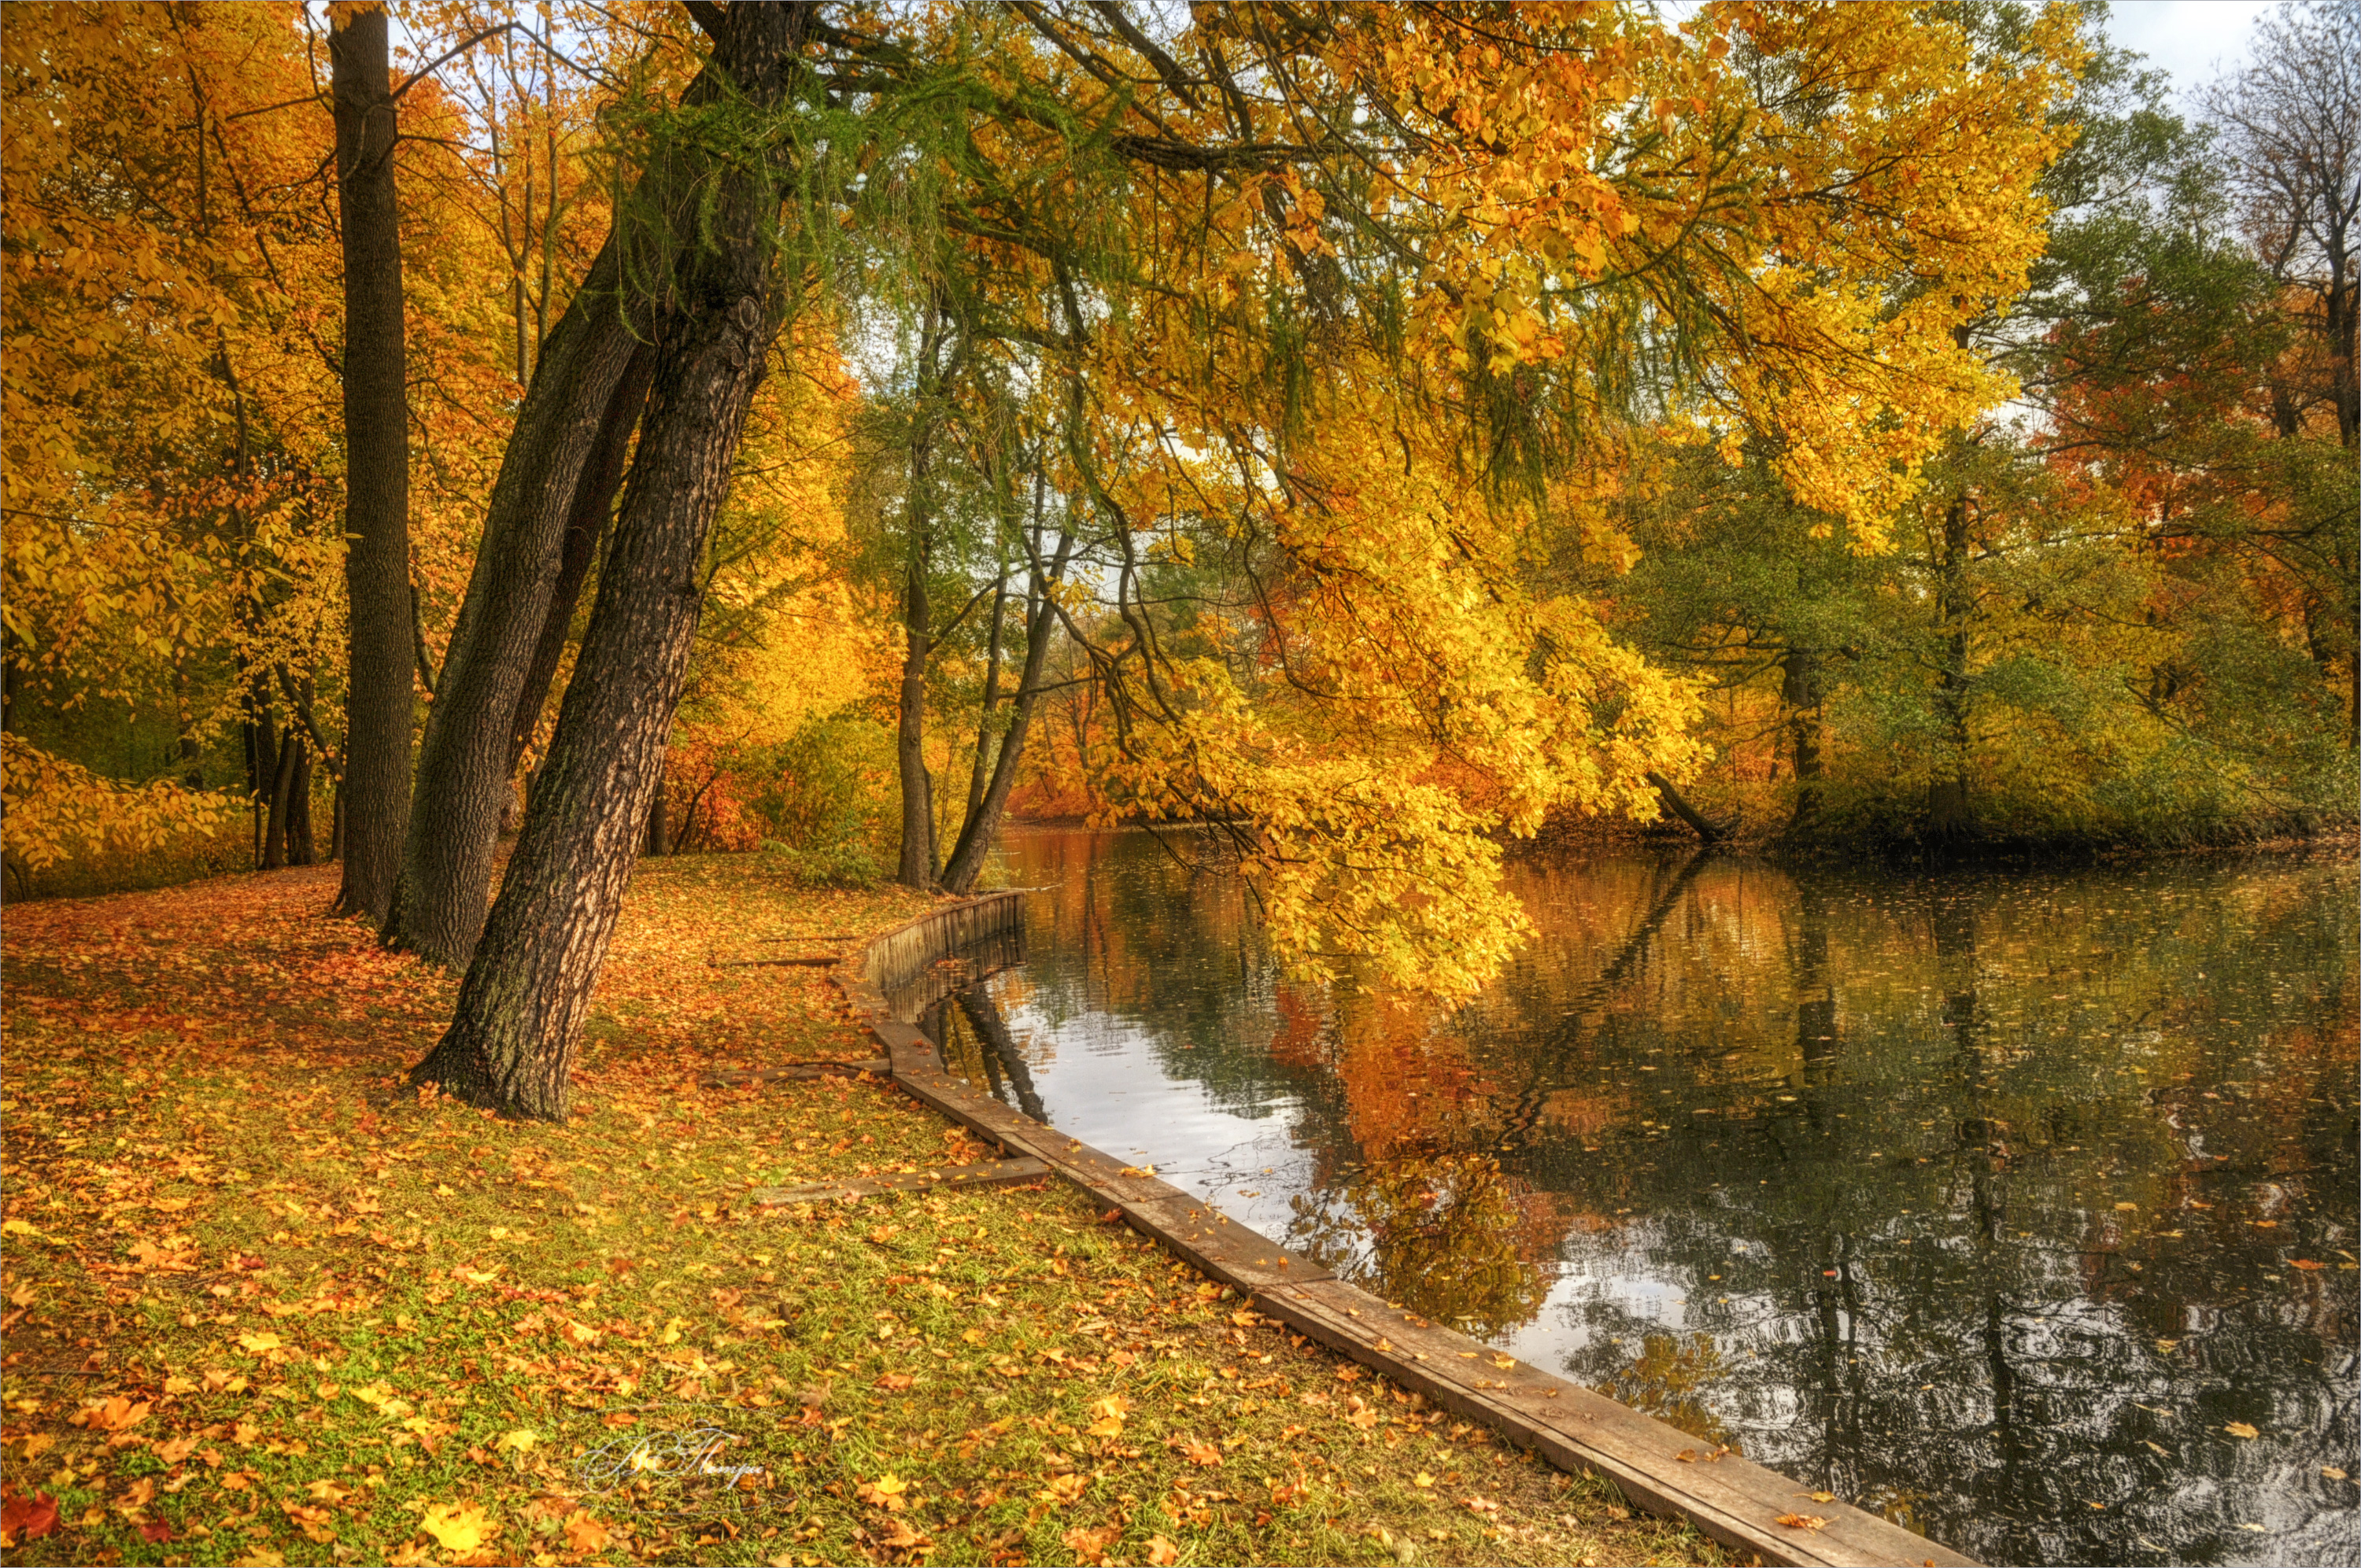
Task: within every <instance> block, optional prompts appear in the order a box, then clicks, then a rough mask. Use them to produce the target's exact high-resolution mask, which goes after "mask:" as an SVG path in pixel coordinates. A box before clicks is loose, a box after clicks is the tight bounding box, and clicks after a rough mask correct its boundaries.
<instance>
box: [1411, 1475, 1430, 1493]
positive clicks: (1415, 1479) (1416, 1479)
mask: <svg viewBox="0 0 2361 1568" xmlns="http://www.w3.org/2000/svg"><path fill="white" fill-rule="evenodd" d="M1410 1484H1411V1486H1416V1487H1418V1488H1420V1489H1421V1490H1424V1489H1425V1488H1426V1487H1429V1486H1433V1485H1434V1477H1433V1475H1429V1474H1427V1473H1426V1472H1425V1471H1423V1470H1422V1471H1420V1472H1419V1473H1418V1474H1417V1475H1413V1476H1411V1479H1410Z"/></svg>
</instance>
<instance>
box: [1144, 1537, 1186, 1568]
mask: <svg viewBox="0 0 2361 1568" xmlns="http://www.w3.org/2000/svg"><path fill="white" fill-rule="evenodd" d="M1178 1562H1180V1548H1179V1547H1178V1546H1175V1545H1174V1544H1173V1543H1172V1542H1170V1541H1167V1540H1165V1539H1164V1537H1162V1536H1160V1535H1151V1536H1149V1537H1148V1563H1150V1565H1151V1568H1172V1565H1173V1564H1174V1563H1178Z"/></svg>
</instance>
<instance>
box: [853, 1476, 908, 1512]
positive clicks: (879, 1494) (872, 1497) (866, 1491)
mask: <svg viewBox="0 0 2361 1568" xmlns="http://www.w3.org/2000/svg"><path fill="white" fill-rule="evenodd" d="M909 1490H910V1484H909V1483H908V1482H907V1481H905V1480H903V1479H902V1478H901V1477H900V1476H899V1475H893V1474H891V1473H888V1474H886V1475H880V1476H879V1477H877V1479H876V1480H874V1481H863V1482H862V1484H861V1485H860V1486H858V1487H856V1488H855V1489H854V1491H853V1496H854V1497H859V1498H860V1499H861V1500H862V1502H864V1503H867V1504H868V1505H869V1506H870V1507H871V1508H884V1510H885V1511H886V1512H887V1513H899V1512H901V1511H902V1510H903V1509H904V1508H908V1507H909V1506H910V1499H909V1497H907V1495H906V1494H907V1493H908V1492H909Z"/></svg>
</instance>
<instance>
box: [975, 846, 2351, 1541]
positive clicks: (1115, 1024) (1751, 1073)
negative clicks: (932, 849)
mask: <svg viewBox="0 0 2361 1568" xmlns="http://www.w3.org/2000/svg"><path fill="white" fill-rule="evenodd" d="M1004 870H1005V874H1006V877H1007V880H1008V882H1009V883H1015V884H1018V885H1028V886H1045V885H1046V886H1047V888H1048V891H1044V892H1041V893H1038V894H1035V895H1034V896H1032V897H1031V898H1029V899H1028V900H1027V932H1026V940H1025V961H1024V962H1022V963H1020V964H1017V965H1016V966H1014V967H1010V968H1006V969H1004V970H1001V971H1000V972H999V973H997V974H995V975H994V976H993V977H992V978H991V979H990V980H989V981H985V982H984V983H983V984H982V985H979V986H975V987H972V988H971V989H970V990H969V991H967V992H963V993H961V995H960V996H959V997H957V998H954V999H952V1001H951V1002H950V1003H946V1004H945V1005H943V1006H941V1007H939V1008H937V1009H935V1010H934V1011H933V1012H931V1013H930V1014H928V1024H929V1025H930V1032H931V1033H933V1034H935V1035H936V1036H937V1037H938V1038H939V1041H940V1042H941V1044H942V1046H943V1048H944V1054H945V1057H946V1059H947V1060H948V1062H949V1063H950V1066H951V1067H952V1069H954V1070H956V1071H960V1072H961V1073H963V1074H964V1075H965V1076H967V1077H968V1078H970V1079H971V1080H973V1081H974V1082H975V1083H976V1084H977V1085H978V1086H979V1087H982V1088H983V1089H985V1090H987V1091H990V1092H993V1093H994V1094H997V1095H998V1096H1000V1097H1001V1098H1002V1099H1004V1100H1005V1101H1007V1102H1010V1103H1011V1104H1015V1105H1018V1106H1020V1107H1021V1108H1022V1109H1024V1110H1025V1111H1026V1112H1027V1113H1028V1114H1032V1115H1035V1116H1038V1117H1040V1118H1042V1119H1044V1120H1046V1121H1048V1122H1049V1123H1051V1124H1054V1125H1056V1126H1058V1127H1059V1128H1060V1129H1062V1130H1065V1131H1067V1132H1070V1133H1071V1134H1073V1135H1076V1136H1079V1137H1081V1138H1082V1139H1084V1140H1085V1141H1087V1142H1090V1143H1093V1144H1094V1145H1096V1146H1099V1147H1101V1148H1103V1149H1105V1150H1107V1151H1109V1152H1111V1153H1115V1154H1119V1155H1122V1156H1124V1157H1127V1158H1134V1159H1137V1160H1140V1161H1144V1162H1152V1163H1153V1164H1154V1166H1155V1167H1156V1169H1157V1171H1158V1173H1159V1174H1160V1175H1162V1176H1164V1177H1166V1178H1167V1179H1170V1180H1171V1181H1173V1182H1174V1183H1176V1184H1177V1185H1180V1186H1181V1187H1184V1188H1187V1189H1189V1190H1192V1191H1194V1192H1195V1193H1197V1194H1199V1195H1200V1196H1201V1197H1202V1198H1203V1199H1205V1200H1206V1201H1208V1202H1210V1203H1212V1204H1213V1205H1214V1206H1216V1207H1218V1208H1220V1209H1222V1210H1223V1211H1224V1212H1227V1213H1229V1214H1231V1215H1233V1216H1234V1217H1235V1218H1237V1219H1239V1220H1242V1221H1244V1222H1246V1223H1250V1224H1252V1225H1254V1226H1256V1227H1257V1228H1258V1229H1260V1230H1261V1231H1262V1232H1263V1233H1264V1234H1268V1235H1270V1236H1273V1237H1275V1238H1279V1239H1281V1240H1283V1241H1286V1242H1288V1243H1290V1245H1294V1246H1296V1247H1298V1248H1300V1249H1301V1250H1302V1251H1304V1252H1307V1253H1309V1254H1311V1255H1313V1256H1315V1257H1316V1258H1317V1259H1318V1260H1319V1261H1321V1262H1322V1263H1323V1264H1325V1265H1327V1266H1330V1267H1333V1268H1334V1269H1335V1270H1336V1271H1337V1272H1338V1273H1339V1274H1341V1275H1343V1276H1345V1277H1348V1278H1351V1279H1353V1280H1354V1281H1356V1283H1359V1284H1361V1285H1363V1286H1364V1287H1366V1288H1368V1289H1370V1290H1372V1291H1375V1292H1376V1293H1378V1295H1380V1296H1383V1297H1384V1298H1386V1299H1389V1300H1391V1301H1395V1302H1398V1303H1400V1304H1401V1305H1403V1306H1406V1307H1411V1308H1412V1309H1414V1310H1418V1311H1420V1312H1422V1313H1425V1314H1427V1315H1429V1316H1431V1317H1433V1318H1436V1319H1438V1320H1441V1321H1451V1322H1455V1323H1456V1324H1457V1325H1458V1326H1459V1327H1460V1328H1462V1329H1463V1330H1464V1331H1466V1332H1470V1333H1473V1334H1476V1335H1477V1336H1479V1337H1482V1338H1485V1339H1488V1340H1489V1341H1491V1342H1493V1343H1497V1344H1499V1345H1500V1346H1502V1347H1504V1348H1506V1349H1508V1350H1510V1351H1512V1352H1513V1353H1514V1354H1518V1355H1519V1356H1521V1357H1523V1358H1525V1359H1526V1360H1528V1361H1530V1362H1532V1364H1533V1365H1539V1366H1543V1367H1546V1368H1549V1369H1552V1370H1554V1371H1558V1372H1560V1373H1562V1374H1563V1375H1564V1376H1567V1377H1570V1378H1573V1379H1575V1380H1576V1381H1579V1382H1582V1383H1585V1384H1588V1385H1591V1386H1593V1387H1598V1388H1601V1389H1603V1390H1605V1391H1607V1392H1609V1393H1610V1394H1612V1395H1614V1396H1615V1397H1616V1398H1620V1399H1622V1400H1624V1401H1625V1402H1627V1403H1629V1404H1631V1405H1634V1406H1637V1407H1639V1408H1641V1409H1647V1410H1650V1411H1652V1412H1653V1413H1655V1414H1657V1415H1659V1416H1662V1417H1663V1418H1664V1419H1665V1420H1671V1421H1673V1422H1674V1423H1675V1424H1676V1425H1679V1426H1681V1427H1683V1428H1685V1429H1686V1430H1687V1431H1691V1432H1692V1433H1694V1434H1696V1435H1697V1436H1698V1437H1700V1438H1702V1439H1706V1440H1708V1441H1711V1442H1727V1443H1729V1444H1730V1445H1731V1446H1732V1447H1734V1448H1736V1449H1737V1450H1739V1451H1740V1452H1742V1453H1745V1454H1746V1455H1747V1456H1748V1457H1750V1458H1752V1459H1755V1460H1758V1461H1760V1462H1761V1463H1763V1464H1768V1465H1771V1466H1772V1467H1773V1468H1774V1469H1777V1470H1780V1471H1782V1472H1784V1474H1786V1475H1790V1476H1793V1477H1794V1478H1795V1479H1796V1480H1797V1481H1798V1482H1801V1483H1804V1484H1806V1485H1807V1486H1812V1487H1817V1488H1824V1489H1827V1490H1829V1491H1832V1492H1834V1493H1836V1494H1838V1495H1839V1496H1840V1497H1844V1498H1847V1499H1848V1500H1850V1501H1853V1502H1856V1503H1858V1504H1860V1505H1861V1507H1863V1508H1870V1509H1872V1510H1874V1511H1878V1512H1882V1513H1883V1514H1885V1515H1886V1516H1887V1517H1889V1518H1891V1519H1895V1520H1896V1521H1898V1522H1901V1523H1904V1524H1906V1525H1908V1526H1910V1527H1911V1528H1913V1529H1916V1530H1922V1531H1924V1532H1925V1533H1927V1534H1928V1535H1931V1536H1933V1537H1935V1538H1936V1539H1938V1540H1939V1541H1943V1542H1945V1543H1946V1544H1949V1545H1950V1546H1952V1547H1954V1548H1956V1549H1958V1550H1960V1551H1961V1552H1967V1553H1969V1554H1970V1555H1971V1556H1975V1557H1978V1558H1980V1559H1982V1561H1984V1562H1987V1563H2175V1562H2178V1563H2236V1562H2253V1563H2350V1562H2354V1561H2356V1556H2361V1552H2356V1527H2361V1513H2356V1501H2361V1492H2356V1484H2355V1483H2354V1481H2352V1480H2350V1479H2348V1478H2346V1477H2347V1474H2348V1473H2349V1474H2353V1475H2361V1463H2356V1393H2361V1375H2357V1374H2356V1345H2355V1338H2356V1282H2361V1273H2356V1263H2361V1259H2356V1250H2361V1239H2356V1119H2355V1104H2356V1088H2355V1081H2356V1005H2357V1004H2361V993H2356V936H2361V932H2356V902H2355V876H2354V865H2353V862H2352V861H2351V860H2350V859H2349V858H2345V857H2342V856H2322V855H2309V856H2279V857H2254V858H2248V859H2244V860H2238V861H2221V860H2174V861H2155V862H2147V863H2141V864H2136V865H2129V866H2114V867H2102V868H2091V869H2075V870H2068V871H2046V872H1949V873H1942V874H1927V875H1923V876H1922V875H1910V874H1894V873H1892V872H1866V871H1852V872H1842V871H1839V872H1795V871H1792V870H1785V869H1779V868H1775V867H1773V866H1770V865H1768V864H1765V863H1763V862H1760V861H1752V860H1749V859H1745V858H1741V857H1731V856H1719V855H1703V856H1700V855H1697V854H1694V853H1692V852H1689V850H1687V849H1686V847H1680V846H1675V847H1673V848H1670V849H1665V850H1657V849H1653V848H1650V847H1647V846H1626V847H1618V848H1613V849H1605V850H1595V851H1589V852H1586V853H1584V854H1582V855H1581V856H1579V858H1578V859H1576V860H1575V861H1567V862H1565V863H1553V864H1529V865H1522V866H1520V867H1518V868H1517V870H1516V872H1515V873H1514V874H1515V880H1516V886H1517V889H1518V891H1519V892H1520V894H1521V895H1522V896H1523V898H1524V899H1525V901H1526V903H1527V905H1528V907H1529V908H1530V909H1531V910H1532V914H1533V916H1534V918H1535V921H1536V923H1537V925H1538V927H1539V933H1538V936H1537V938H1536V939H1535V941H1534V942H1533V943H1532V945H1531V946H1530V947H1529V948H1527V949H1526V950H1525V951H1524V952H1523V954H1522V955H1521V957H1520V958H1519V959H1518V960H1517V961H1516V962H1515V964H1514V965H1513V966H1512V967H1511V969H1510V971H1509V972H1508V973H1506V974H1505V975H1504V976H1503V977H1502V978H1501V979H1500V981H1499V982H1498V983H1496V984H1495V985H1493V986H1492V987H1491V988H1490V989H1488V991H1486V992H1484V993H1483V994H1481V995H1480V996H1478V997H1477V998H1476V999H1475V1000H1474V1001H1473V1002H1471V1003H1468V1004H1467V1005H1466V1006H1464V1007H1462V1008H1460V1009H1458V1010H1456V1011H1455V1012H1450V1011H1444V1010H1440V1009H1433V1008H1428V1007H1418V1006H1411V1005H1405V1004H1403V1003H1398V1002H1394V1001H1389V1000H1387V999H1385V998H1383V997H1379V996H1374V995H1370V994H1367V993H1358V992H1349V991H1348V990H1346V989H1345V988H1342V987H1339V988H1336V989H1335V990H1334V991H1331V990H1329V989H1326V988H1321V987H1314V986H1306V985H1301V984H1297V983H1294V982H1290V981H1288V980H1286V979H1285V978H1284V977H1282V976H1281V975H1280V974H1279V972H1278V970H1277V969H1276V968H1275V966H1274V965H1273V964H1272V963H1271V962H1270V961H1269V959H1268V956H1267V955H1266V953H1265V952H1264V950H1263V948H1262V946H1261V944H1260V942H1259V939H1258V934H1257V927H1256V926H1255V923H1254V921H1253V920H1252V918H1251V916H1250V913H1249V909H1248V905H1247V901H1246V899H1245V897H1244V896H1243V894H1242V890H1241V889H1240V887H1239V886H1238V884H1237V883H1235V881H1233V880H1231V879H1229V878H1226V877H1223V876H1220V875H1218V874H1213V873H1211V872H1193V873H1192V872H1191V870H1189V869H1188V868H1186V867H1184V866H1183V865H1181V864H1180V862H1179V861H1176V859H1175V858H1174V856H1173V855H1172V854H1170V852H1168V850H1166V849H1165V848H1163V847H1162V846H1160V845H1159V842H1158V841H1157V839H1154V838H1153V837H1151V836H1149V835H1148V834H1145V833H1137V832H1125V833H1107V832H1088V831H1081V830H1073V831H1064V830H1055V831H1052V830H1041V831H1034V832H1027V833H1023V834H1019V835H1016V836H1014V837H1012V839H1010V841H1009V843H1008V845H1007V848H1006V850H1005V856H1004Z"/></svg>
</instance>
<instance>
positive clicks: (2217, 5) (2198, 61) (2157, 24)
mask: <svg viewBox="0 0 2361 1568" xmlns="http://www.w3.org/2000/svg"><path fill="white" fill-rule="evenodd" d="M2272 8H2273V7H2272V6H2271V5H2269V4H2268V0H2114V5H2111V6H2110V7H2109V10H2108V16H2107V36H2108V37H2109V38H2112V39H2114V41H2115V42H2116V43H2117V44H2118V45H2120V46H2122V47H2123V48H2125V49H2137V50H2138V51H2139V52H2140V53H2142V54H2144V55H2146V56H2147V57H2148V63H2149V64H2150V65H2152V66H2155V67H2157V68H2158V69H2160V70H2163V71H2170V72H2171V73H2172V86H2173V96H2174V97H2175V99H2177V100H2178V103H2179V107H2180V109H2181V110H2182V111H2183V112H2184V113H2186V112H2188V111H2190V110H2191V109H2194V108H2195V107H2196V104H2195V103H2194V101H2193V99H2192V97H2191V94H2192V93H2193V91H2194V90H2195V89H2197V88H2199V87H2202V86H2203V85H2204V84H2205V83H2206V82H2211V81H2213V79H2214V77H2215V76H2217V75H2220V74H2225V73H2227V72H2229V71H2235V70H2237V69H2238V67H2240V66H2241V65H2243V64H2245V63H2246V43H2247V40H2248V38H2251V37H2252V36H2253V33H2254V26H2255V18H2256V17H2257V16H2261V15H2262V14H2263V13H2265V12H2266V11H2269V10H2271V9H2272Z"/></svg>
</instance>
